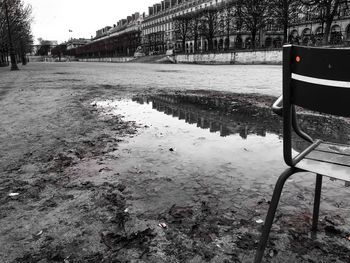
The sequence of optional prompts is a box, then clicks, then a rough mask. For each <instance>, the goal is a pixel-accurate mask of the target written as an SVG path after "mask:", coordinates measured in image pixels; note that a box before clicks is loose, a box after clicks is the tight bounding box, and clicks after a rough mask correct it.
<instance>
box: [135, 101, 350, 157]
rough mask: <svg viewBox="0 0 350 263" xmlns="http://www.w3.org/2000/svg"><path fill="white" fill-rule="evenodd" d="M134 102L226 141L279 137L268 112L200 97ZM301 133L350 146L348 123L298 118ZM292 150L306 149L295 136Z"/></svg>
mask: <svg viewBox="0 0 350 263" xmlns="http://www.w3.org/2000/svg"><path fill="white" fill-rule="evenodd" d="M133 101H136V102H138V103H140V104H144V103H148V104H149V103H152V108H153V109H155V110H157V111H160V112H164V113H165V114H167V115H170V116H172V117H174V118H177V119H179V120H184V121H185V122H186V123H189V124H192V125H196V126H197V127H200V128H202V129H207V130H209V131H210V132H212V133H219V134H220V136H222V137H226V136H230V135H235V134H239V135H240V137H242V138H243V139H247V138H248V136H249V135H250V134H254V135H258V136H262V137H265V136H266V135H267V134H268V133H270V134H277V135H279V136H282V124H281V118H279V117H278V116H276V115H275V114H273V113H272V111H271V110H270V109H269V108H258V107H256V106H252V105H250V106H249V107H248V108H236V109H234V110H232V108H225V107H227V100H226V103H221V102H220V99H217V98H214V99H213V98H209V97H208V98H207V97H200V96H184V95H159V96H152V97H135V98H133ZM298 119H299V122H300V125H301V127H302V129H303V130H305V131H306V132H307V133H309V134H310V135H311V136H312V137H313V138H317V139H322V140H325V141H331V142H336V143H345V144H349V143H350V125H349V121H348V120H344V119H337V118H332V117H329V116H324V115H323V116H322V115H319V114H316V115H313V114H300V116H299V117H298ZM294 138H295V140H294V142H293V146H294V147H293V148H294V149H295V150H297V151H299V152H300V151H301V150H303V149H305V147H307V146H308V143H306V142H305V141H302V140H301V139H299V138H298V137H297V136H295V137H294Z"/></svg>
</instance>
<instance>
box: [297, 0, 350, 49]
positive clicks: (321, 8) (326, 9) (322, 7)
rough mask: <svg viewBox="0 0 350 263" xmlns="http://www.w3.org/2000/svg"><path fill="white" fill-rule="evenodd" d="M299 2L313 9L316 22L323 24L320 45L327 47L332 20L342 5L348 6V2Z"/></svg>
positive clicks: (340, 0)
mask: <svg viewBox="0 0 350 263" xmlns="http://www.w3.org/2000/svg"><path fill="white" fill-rule="evenodd" d="M301 2H302V3H303V4H304V5H306V6H307V7H314V12H315V13H316V18H317V20H318V21H319V22H320V23H322V25H323V24H325V28H324V31H323V41H322V44H323V45H328V43H329V38H330V34H331V26H332V23H333V21H334V18H335V16H337V15H338V13H339V9H340V7H341V6H342V5H348V4H349V0H301Z"/></svg>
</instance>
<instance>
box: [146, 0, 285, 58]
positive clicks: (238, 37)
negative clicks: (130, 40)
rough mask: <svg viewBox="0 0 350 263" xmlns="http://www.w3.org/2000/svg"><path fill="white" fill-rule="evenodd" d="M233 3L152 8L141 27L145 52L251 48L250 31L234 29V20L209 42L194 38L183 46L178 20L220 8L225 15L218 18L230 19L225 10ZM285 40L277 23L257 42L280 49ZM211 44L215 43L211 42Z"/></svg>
mask: <svg viewBox="0 0 350 263" xmlns="http://www.w3.org/2000/svg"><path fill="white" fill-rule="evenodd" d="M230 2H232V0H164V1H161V2H160V3H158V4H155V5H153V6H151V7H149V8H148V16H146V17H145V19H144V21H143V24H142V44H143V48H144V51H145V53H150V52H159V53H164V52H165V51H166V50H168V49H174V48H175V49H177V50H182V51H185V52H186V53H193V52H195V51H196V52H198V51H199V52H207V51H220V50H229V49H242V48H249V47H250V46H251V37H250V32H248V30H246V29H244V27H243V28H241V29H240V30H235V29H234V27H232V24H233V23H234V21H233V20H234V19H233V18H229V19H231V21H230V22H229V23H231V28H230V24H228V25H227V27H228V30H227V29H224V28H222V29H221V30H217V32H216V33H215V35H214V37H213V38H212V39H211V38H210V39H209V40H208V38H206V37H204V36H203V35H202V34H198V36H197V37H198V39H197V40H195V39H193V38H196V37H192V39H191V37H189V38H188V39H187V40H186V41H185V43H181V42H182V41H181V40H179V38H178V36H177V33H176V31H177V28H176V27H177V25H176V21H177V20H178V18H179V17H184V16H196V15H198V13H200V12H201V11H202V10H205V9H217V10H218V12H219V13H220V12H222V14H220V15H219V16H218V18H217V19H222V17H223V16H225V15H226V16H227V14H224V12H225V10H224V9H223V7H224V6H225V5H228V4H229V3H230ZM217 23H220V22H217ZM221 23H225V22H221ZM222 27H225V25H223V26H222ZM282 37H283V34H282V30H281V28H278V27H277V28H276V25H275V23H271V24H270V23H268V25H267V27H266V28H265V29H264V30H260V32H259V33H258V36H257V39H258V42H259V45H260V46H262V47H265V46H267V47H279V46H281V43H282ZM208 41H210V42H213V43H208ZM183 45H185V47H183Z"/></svg>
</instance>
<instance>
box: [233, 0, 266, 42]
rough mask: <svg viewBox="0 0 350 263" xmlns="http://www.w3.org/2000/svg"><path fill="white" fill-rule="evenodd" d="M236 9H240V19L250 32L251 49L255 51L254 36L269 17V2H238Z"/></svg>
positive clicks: (260, 0) (245, 0)
mask: <svg viewBox="0 0 350 263" xmlns="http://www.w3.org/2000/svg"><path fill="white" fill-rule="evenodd" d="M238 7H239V9H240V12H239V15H240V16H241V17H240V19H242V22H243V24H244V26H245V27H246V28H247V29H248V30H249V31H250V33H251V37H252V48H253V49H255V47H256V36H257V34H258V33H259V30H260V29H262V28H264V27H265V23H266V19H267V18H268V15H269V7H270V5H269V0H239V1H238Z"/></svg>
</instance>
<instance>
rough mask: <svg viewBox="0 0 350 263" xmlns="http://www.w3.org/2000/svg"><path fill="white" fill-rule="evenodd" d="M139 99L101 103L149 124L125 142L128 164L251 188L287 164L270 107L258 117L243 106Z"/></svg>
mask: <svg viewBox="0 0 350 263" xmlns="http://www.w3.org/2000/svg"><path fill="white" fill-rule="evenodd" d="M134 100H135V101H130V100H121V101H104V102H98V103H97V106H98V107H99V108H104V110H105V111H106V113H108V114H115V115H122V116H123V117H124V120H126V121H135V122H136V123H137V124H141V125H143V126H144V127H146V128H144V129H142V132H140V133H139V135H138V136H135V137H134V138H131V139H130V140H128V142H126V143H125V144H121V146H120V147H121V148H120V149H119V152H122V153H123V154H122V155H121V156H122V157H121V156H120V157H121V158H123V163H124V164H125V165H126V164H127V163H129V166H130V167H132V166H133V165H135V163H137V164H139V165H141V166H144V167H147V169H148V170H152V171H156V173H159V174H168V175H173V176H181V174H182V175H184V174H186V176H188V175H192V176H194V177H197V176H201V177H206V176H209V177H212V178H211V179H210V181H211V182H212V183H215V182H214V181H215V180H220V181H222V182H228V181H232V180H234V181H235V182H236V183H238V182H240V183H238V184H239V185H246V188H247V189H253V188H252V187H251V186H249V185H250V184H251V182H252V181H254V180H257V181H260V182H263V181H265V180H266V178H269V179H268V180H271V176H270V175H271V173H272V172H273V170H274V169H276V167H277V169H279V171H280V170H282V169H283V167H284V165H283V160H282V154H281V153H282V141H281V138H280V135H279V134H280V128H279V122H278V119H271V118H267V117H266V116H267V115H271V113H270V112H269V111H268V110H266V112H262V113H261V114H259V115H255V116H251V115H250V112H244V111H243V112H239V111H236V112H233V113H232V114H230V116H229V115H225V114H220V113H219V112H216V111H210V110H205V109H202V108H200V107H195V106H190V105H181V104H179V105H176V103H174V104H171V103H169V102H166V101H165V100H164V98H152V99H148V100H147V99H140V98H139V99H134ZM272 124H273V125H272ZM169 149H175V151H174V152H172V151H169ZM125 153H126V155H125ZM267 153H268V154H267ZM262 167H264V168H265V169H262ZM145 169H146V168H145ZM213 175H215V176H213ZM246 178H251V180H249V181H246ZM264 183H265V182H264ZM255 187H259V186H258V185H256V186H255Z"/></svg>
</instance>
